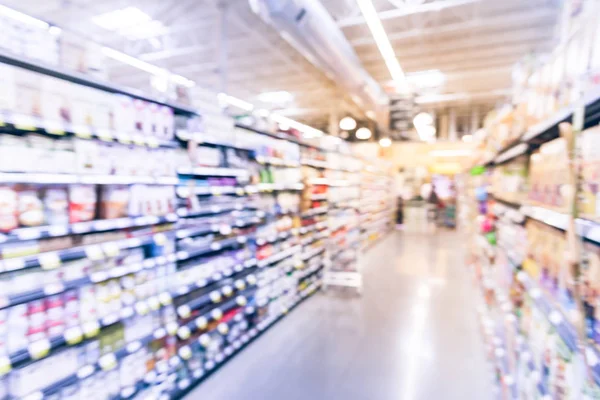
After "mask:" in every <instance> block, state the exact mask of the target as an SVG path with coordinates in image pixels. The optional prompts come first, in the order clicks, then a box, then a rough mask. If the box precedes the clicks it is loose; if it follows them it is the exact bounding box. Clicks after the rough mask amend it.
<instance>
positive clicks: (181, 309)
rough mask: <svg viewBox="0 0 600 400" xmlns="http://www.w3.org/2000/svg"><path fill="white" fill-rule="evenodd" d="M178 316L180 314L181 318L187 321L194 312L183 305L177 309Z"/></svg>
mask: <svg viewBox="0 0 600 400" xmlns="http://www.w3.org/2000/svg"><path fill="white" fill-rule="evenodd" d="M177 314H179V316H180V317H181V318H183V319H186V318H189V317H190V315H191V314H192V310H191V309H190V307H189V306H188V305H182V306H179V308H178V309H177Z"/></svg>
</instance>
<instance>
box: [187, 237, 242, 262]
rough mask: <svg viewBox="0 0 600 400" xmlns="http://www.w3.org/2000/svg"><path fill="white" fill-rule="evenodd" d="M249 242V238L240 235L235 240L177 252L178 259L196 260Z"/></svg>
mask: <svg viewBox="0 0 600 400" xmlns="http://www.w3.org/2000/svg"><path fill="white" fill-rule="evenodd" d="M248 240H249V237H248V236H246V235H238V236H237V237H234V238H228V239H223V240H217V241H213V242H212V243H210V244H205V245H202V246H199V247H197V248H194V249H190V248H186V249H185V250H180V251H178V252H177V259H178V260H179V261H183V260H188V259H190V258H195V257H199V256H203V255H206V254H210V253H215V252H218V251H221V250H223V249H228V248H232V247H237V246H239V245H242V244H244V243H246V242H247V241H248Z"/></svg>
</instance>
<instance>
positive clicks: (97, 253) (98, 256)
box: [85, 246, 104, 261]
mask: <svg viewBox="0 0 600 400" xmlns="http://www.w3.org/2000/svg"><path fill="white" fill-rule="evenodd" d="M85 255H86V257H87V258H89V259H90V260H92V261H98V260H102V259H103V258H104V253H103V252H102V249H101V248H100V246H87V247H86V248H85Z"/></svg>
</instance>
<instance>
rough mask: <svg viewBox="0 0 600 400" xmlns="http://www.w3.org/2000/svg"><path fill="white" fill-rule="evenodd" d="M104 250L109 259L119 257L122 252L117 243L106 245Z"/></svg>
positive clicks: (103, 247)
mask: <svg viewBox="0 0 600 400" xmlns="http://www.w3.org/2000/svg"><path fill="white" fill-rule="evenodd" d="M102 249H103V250H104V254H106V255H107V256H108V257H117V256H118V255H119V253H120V252H121V248H120V247H119V246H118V245H117V244H116V243H115V242H111V243H106V244H104V245H103V246H102Z"/></svg>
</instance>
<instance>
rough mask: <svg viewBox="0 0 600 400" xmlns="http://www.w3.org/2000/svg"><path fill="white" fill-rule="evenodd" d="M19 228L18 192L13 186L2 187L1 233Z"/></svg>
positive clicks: (0, 199) (0, 206)
mask: <svg viewBox="0 0 600 400" xmlns="http://www.w3.org/2000/svg"><path fill="white" fill-rule="evenodd" d="M18 226H19V219H18V196H17V192H16V191H15V189H14V188H13V187H12V186H0V232H9V231H11V230H13V229H15V228H17V227H18Z"/></svg>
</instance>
